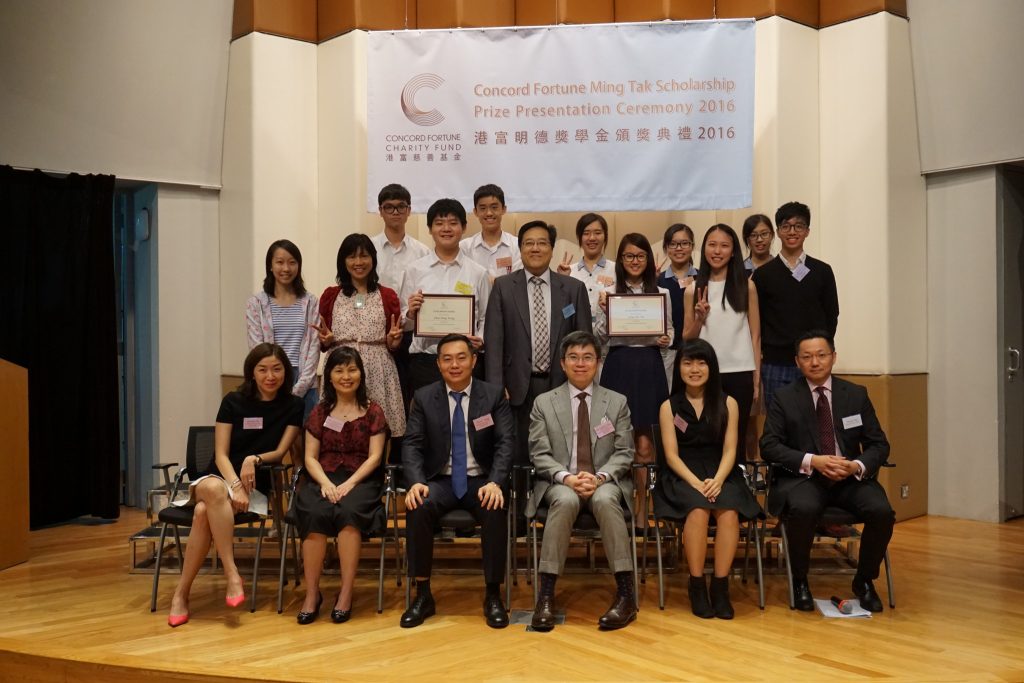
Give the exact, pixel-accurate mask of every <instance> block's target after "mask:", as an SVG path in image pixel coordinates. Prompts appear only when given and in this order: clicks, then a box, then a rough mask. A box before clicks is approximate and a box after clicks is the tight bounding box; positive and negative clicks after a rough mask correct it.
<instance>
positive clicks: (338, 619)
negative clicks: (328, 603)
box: [331, 595, 352, 624]
mask: <svg viewBox="0 0 1024 683" xmlns="http://www.w3.org/2000/svg"><path fill="white" fill-rule="evenodd" d="M338 597H339V598H340V597H341V596H340V595H339V596H338ZM334 604H335V608H334V609H332V610H331V621H333V622H334V623H335V624H344V623H345V622H346V621H348V620H349V619H351V618H352V606H351V605H349V608H348V609H338V608H337V604H338V598H335V599H334Z"/></svg>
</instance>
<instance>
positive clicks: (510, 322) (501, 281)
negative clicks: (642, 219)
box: [484, 221, 591, 465]
mask: <svg viewBox="0 0 1024 683" xmlns="http://www.w3.org/2000/svg"><path fill="white" fill-rule="evenodd" d="M557 237H558V232H557V231H556V230H555V228H554V226H551V225H548V224H547V223H545V222H544V221H531V222H529V223H526V224H525V225H523V227H521V228H520V229H519V250H520V258H521V259H522V261H523V268H522V269H521V270H517V271H515V272H513V273H511V274H509V275H505V276H502V277H499V278H497V279H496V280H495V281H494V287H493V288H492V289H491V296H490V298H489V299H488V300H487V316H486V321H487V322H486V325H485V327H484V348H485V349H487V353H486V354H485V357H484V362H485V364H486V366H487V368H486V370H487V375H486V377H487V381H488V382H490V383H491V384H497V385H498V386H502V387H505V391H506V392H507V394H508V402H509V405H510V406H512V414H513V416H514V417H515V420H516V435H517V437H518V439H519V443H518V444H517V457H518V460H517V463H516V464H519V465H526V464H528V463H529V455H528V453H527V448H526V446H527V439H528V438H529V429H530V409H531V408H533V401H534V399H536V398H537V397H538V396H540V395H541V394H543V393H544V392H545V391H550V390H551V389H554V388H555V387H557V386H558V385H560V384H562V383H564V382H565V372H564V371H563V370H562V368H561V367H560V366H559V364H558V348H559V344H561V343H562V338H563V337H565V335H567V334H569V333H570V332H573V331H574V330H583V331H585V332H590V331H591V319H590V300H589V299H587V289H586V287H584V285H583V283H582V282H580V281H579V280H576V279H575V278H571V277H567V276H565V275H559V274H558V273H555V272H553V271H552V270H551V268H550V265H551V254H552V250H553V248H554V245H555V239H556V238H557Z"/></svg>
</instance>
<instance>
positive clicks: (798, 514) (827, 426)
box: [761, 330, 896, 612]
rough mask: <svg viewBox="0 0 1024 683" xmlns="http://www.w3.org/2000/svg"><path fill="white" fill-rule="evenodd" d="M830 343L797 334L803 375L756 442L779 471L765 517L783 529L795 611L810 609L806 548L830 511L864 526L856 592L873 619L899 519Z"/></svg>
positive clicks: (865, 410) (863, 409) (863, 406)
mask: <svg viewBox="0 0 1024 683" xmlns="http://www.w3.org/2000/svg"><path fill="white" fill-rule="evenodd" d="M835 361H836V351H835V344H834V343H833V342H832V338H831V337H829V336H827V333H826V332H824V331H822V330H814V331H809V332H806V333H804V334H802V335H801V336H800V337H799V338H798V340H797V343H796V364H797V366H798V367H799V369H800V372H801V373H802V374H803V377H800V378H799V379H797V380H796V381H795V382H793V383H791V384H788V385H786V386H785V387H783V388H782V389H780V390H778V391H777V392H776V394H775V400H774V401H772V403H771V405H770V406H769V407H768V417H767V419H766V421H765V425H764V433H763V434H762V436H761V455H762V456H763V457H764V459H765V460H767V461H768V462H771V463H775V464H776V465H780V466H781V467H776V468H775V481H774V482H773V484H772V489H771V493H770V494H769V496H768V511H769V512H770V513H771V514H773V515H778V516H781V517H782V519H783V520H784V521H785V523H786V536H787V540H788V542H789V557H790V563H791V567H792V570H793V594H794V597H795V602H796V608H797V609H799V610H803V611H808V612H809V611H812V610H813V609H814V599H813V597H812V595H811V589H810V587H809V586H808V584H807V569H808V566H809V565H810V554H811V544H812V543H813V541H814V532H815V528H816V527H817V525H818V522H819V520H820V518H821V513H822V512H823V511H824V509H825V508H826V507H827V506H830V505H832V506H836V507H840V508H843V509H845V510H848V511H850V512H851V513H853V514H855V515H856V516H857V517H858V518H859V519H862V520H864V531H863V534H862V536H861V541H860V559H859V562H858V563H857V574H856V575H855V576H854V578H853V592H854V594H855V595H856V596H857V597H858V598H860V604H861V606H862V607H864V608H865V609H867V610H870V611H872V612H881V611H882V601H881V599H879V597H878V594H877V593H876V592H875V588H874V585H873V584H872V581H873V580H874V579H877V578H878V570H879V566H880V565H881V563H882V559H883V558H884V556H885V549H886V547H887V546H888V545H889V539H890V538H892V529H893V524H894V523H895V521H896V514H895V512H893V509H892V506H891V505H890V504H889V499H888V498H887V497H886V495H885V490H884V489H883V488H882V486H881V484H879V483H878V481H877V480H876V478H875V477H876V475H877V474H878V470H879V468H880V467H882V465H884V464H885V462H886V460H887V459H888V458H889V441H888V440H887V439H886V438H885V432H883V431H882V427H881V425H879V424H878V418H877V417H876V416H875V409H874V407H873V406H872V405H871V399H869V398H868V392H867V390H866V389H865V388H864V387H862V386H860V385H858V384H853V383H851V382H846V381H844V380H841V379H839V378H838V377H833V376H832V366H833V364H834V363H835Z"/></svg>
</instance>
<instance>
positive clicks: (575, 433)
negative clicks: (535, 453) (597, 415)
mask: <svg viewBox="0 0 1024 683" xmlns="http://www.w3.org/2000/svg"><path fill="white" fill-rule="evenodd" d="M595 386H597V385H596V384H593V383H591V385H590V386H588V387H587V388H586V389H577V388H576V387H575V386H574V385H573V384H572V382H570V383H569V412H570V413H571V414H572V451H571V452H570V453H569V469H568V470H564V471H562V472H558V473H557V474H555V481H557V482H558V483H559V484H562V483H565V478H566V477H568V476H569V475H570V474H579V468H578V467H577V459H576V441H577V439H578V438H579V431H580V425H579V408H580V399H579V395H580V394H581V393H583V392H584V391H585V392H587V397H586V398H585V399H584V400H585V401H586V402H587V415H589V416H590V428H591V429H593V428H594V410H593V409H594V387H595ZM586 438H588V439H589V438H590V434H587V435H586ZM591 457H593V451H591ZM595 467H596V465H595ZM597 474H598V475H599V476H601V477H604V479H605V481H608V480H609V479H611V477H610V476H608V473H607V472H597Z"/></svg>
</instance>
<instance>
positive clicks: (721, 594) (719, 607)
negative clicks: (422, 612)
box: [711, 576, 735, 619]
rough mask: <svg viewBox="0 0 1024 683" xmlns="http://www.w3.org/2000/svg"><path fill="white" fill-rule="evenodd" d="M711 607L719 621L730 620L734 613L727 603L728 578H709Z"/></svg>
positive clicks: (730, 604) (730, 605)
mask: <svg viewBox="0 0 1024 683" xmlns="http://www.w3.org/2000/svg"><path fill="white" fill-rule="evenodd" d="M711 606H712V607H713V608H714V610H715V616H716V617H718V618H719V619H732V618H733V616H734V615H735V612H734V611H733V609H732V603H730V602H729V577H728V576H712V577H711Z"/></svg>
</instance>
